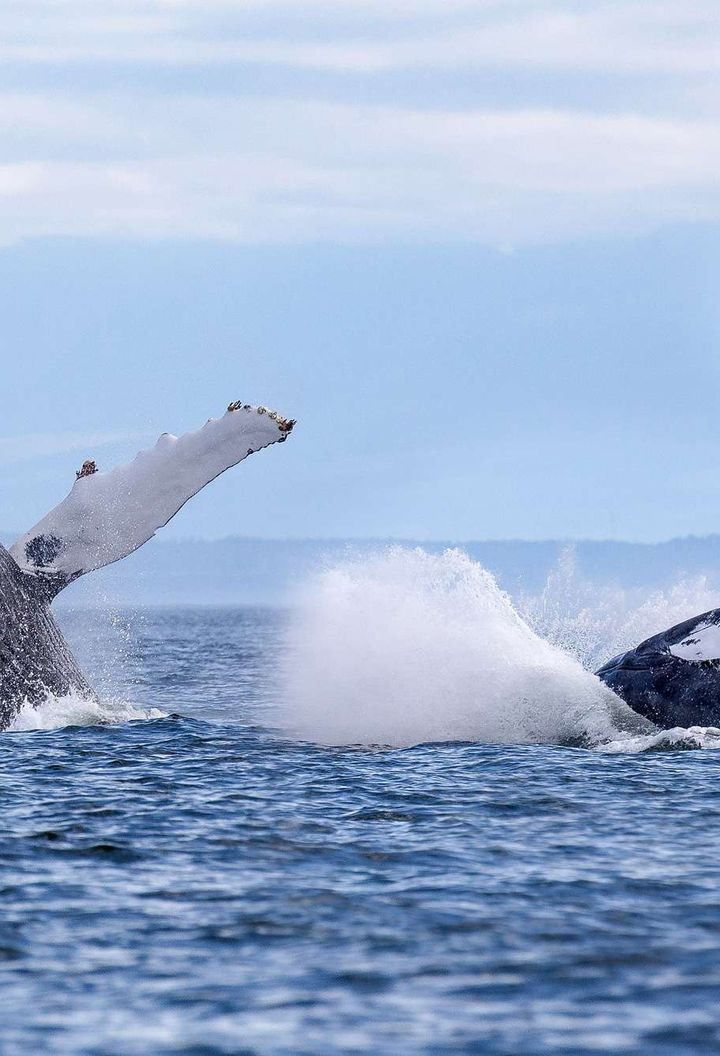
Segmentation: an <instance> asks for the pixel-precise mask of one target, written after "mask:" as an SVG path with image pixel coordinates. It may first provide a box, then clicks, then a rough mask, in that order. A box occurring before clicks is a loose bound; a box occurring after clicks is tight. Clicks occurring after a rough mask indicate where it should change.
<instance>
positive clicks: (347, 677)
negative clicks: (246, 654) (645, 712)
mask: <svg viewBox="0 0 720 1056" xmlns="http://www.w3.org/2000/svg"><path fill="white" fill-rule="evenodd" d="M283 674H284V689H285V692H284V699H285V701H286V702H287V703H286V705H285V707H284V710H283V714H282V719H281V722H282V725H283V726H284V728H285V729H286V730H289V731H291V732H292V733H294V734H295V735H297V736H300V737H304V738H307V739H311V740H315V741H319V742H321V743H326V744H351V743H362V744H373V743H374V744H389V745H395V746H402V745H410V744H416V743H419V742H427V741H443V740H479V741H487V742H496V743H500V742H502V743H519V742H525V743H557V742H565V743H567V742H570V741H576V742H584V743H587V742H591V743H597V742H601V741H607V740H610V739H611V738H612V737H613V736H617V735H618V734H619V732H620V730H621V729H622V728H624V727H625V725H626V724H627V723H628V722H630V723H633V722H636V725H638V726H640V728H642V725H643V724H642V721H641V720H639V721H637V720H636V719H635V717H634V716H632V713H630V712H629V709H627V708H625V706H624V705H623V704H622V702H620V701H619V700H618V698H617V697H616V696H615V695H614V694H613V693H611V692H610V691H609V690H608V689H607V688H606V687H605V686H604V685H603V684H602V683H601V682H600V680H599V679H597V678H596V677H595V676H594V675H593V674H591V673H590V672H588V671H586V670H584V668H583V667H582V665H581V664H580V662H579V661H578V660H577V659H576V658H575V657H573V656H572V655H570V654H569V653H568V652H566V651H564V650H562V649H561V648H559V647H558V646H556V645H554V644H553V643H552V642H550V641H547V640H545V639H544V638H542V637H540V636H539V635H538V634H537V633H535V631H534V630H533V629H532V628H531V627H530V626H529V625H528V624H527V623H526V622H525V620H523V619H522V617H521V616H520V615H519V613H518V612H517V611H516V609H515V608H514V607H513V604H512V602H511V600H510V598H509V597H508V595H507V594H505V593H504V592H503V591H501V590H500V589H499V587H498V586H497V584H496V582H495V580H494V579H493V577H492V576H491V575H490V573H489V572H487V571H486V570H485V569H484V568H482V566H480V565H479V564H477V563H476V562H474V561H472V560H471V559H470V558H469V557H468V556H467V555H466V554H464V553H462V552H460V551H458V550H448V551H446V552H445V553H444V554H442V555H439V556H435V555H431V554H428V553H426V552H425V551H423V550H421V549H415V550H408V549H403V548H400V547H394V548H391V549H389V550H388V551H386V552H384V553H380V554H378V555H376V556H374V557H370V558H367V557H364V558H357V559H348V560H346V561H344V562H341V563H340V564H337V565H335V566H334V567H332V568H329V569H328V570H326V571H324V572H322V573H321V574H320V575H319V576H318V577H317V578H316V579H315V580H314V581H313V582H312V583H311V584H310V585H309V587H308V589H307V590H306V592H305V595H304V597H303V598H302V604H301V606H300V608H299V612H298V616H297V617H296V619H295V620H294V622H293V625H292V627H291V631H290V636H289V642H288V650H287V654H286V660H285V667H284V673H283ZM645 725H646V726H647V724H645Z"/></svg>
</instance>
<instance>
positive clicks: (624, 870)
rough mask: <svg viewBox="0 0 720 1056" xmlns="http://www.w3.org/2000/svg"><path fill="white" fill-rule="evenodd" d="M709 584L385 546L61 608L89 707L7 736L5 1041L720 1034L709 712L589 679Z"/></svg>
mask: <svg viewBox="0 0 720 1056" xmlns="http://www.w3.org/2000/svg"><path fill="white" fill-rule="evenodd" d="M703 590H704V588H703V585H702V583H695V584H684V585H678V586H677V588H675V589H674V590H673V591H671V592H668V593H667V594H666V595H663V596H660V595H657V596H655V597H654V598H652V599H647V598H646V599H640V600H639V601H638V599H636V598H628V597H625V596H620V595H619V594H618V593H617V592H616V591H614V590H610V588H608V591H607V592H606V593H604V594H603V593H599V592H598V590H597V588H593V589H592V590H591V591H589V592H588V591H586V590H585V589H584V588H583V587H582V585H578V584H577V583H575V582H574V581H573V576H572V569H568V568H565V569H560V570H558V574H557V575H556V577H555V579H554V580H553V582H552V583H549V584H548V587H547V589H546V591H545V593H544V594H543V596H542V597H539V598H524V599H523V598H518V599H515V601H514V604H513V603H511V601H510V599H508V598H506V597H505V596H504V595H503V594H502V592H500V591H499V590H498V589H497V587H496V586H495V584H494V583H493V582H492V580H491V578H490V577H489V576H488V575H487V573H485V572H484V571H483V570H482V569H480V568H479V567H478V566H476V565H473V563H472V562H470V561H468V559H467V558H464V557H463V555H460V554H452V553H451V554H448V555H444V556H443V557H440V558H430V557H428V556H427V555H423V554H422V553H420V552H410V553H408V552H391V553H387V554H383V555H378V557H377V558H376V559H374V560H373V559H371V560H367V559H363V560H353V559H348V561H347V562H344V563H343V564H341V565H340V566H336V567H334V568H330V569H326V570H323V571H321V572H319V573H318V575H317V577H315V578H314V580H313V582H312V583H311V584H309V585H308V587H307V589H306V590H305V592H304V594H303V596H302V597H298V598H295V599H293V608H291V609H287V610H285V609H282V610H280V609H277V610H271V609H248V608H236V609H203V608H194V609H188V608H186V609H156V610H144V611H140V612H130V611H125V612H113V611H112V610H111V609H107V608H106V609H103V610H101V611H98V612H93V611H77V612H71V611H66V612H63V613H62V622H63V626H64V628H65V630H66V633H67V635H68V637H69V638H70V640H71V641H72V643H73V646H74V648H75V649H76V652H77V653H78V654H79V655H80V656H81V658H82V660H83V663H84V666H85V668H86V669H87V670H88V672H90V673H91V674H92V676H93V678H94V681H95V684H96V685H97V686H98V687H99V689H100V696H101V703H100V705H97V704H92V703H88V702H82V701H77V700H63V701H54V702H49V703H48V705H47V706H46V707H45V708H44V709H41V711H40V712H37V713H23V715H21V716H20V718H19V720H18V722H17V723H16V726H15V728H14V729H13V730H12V731H10V732H7V733H5V734H2V735H0V751H1V752H2V771H1V773H2V791H3V807H4V813H3V822H4V823H3V826H2V829H1V830H0V896H1V903H0V904H1V906H2V913H1V914H0V1052H1V1053H2V1054H3V1056H20V1054H22V1056H26V1054H28V1053H52V1054H53V1056H60V1054H73V1056H80V1054H82V1056H85V1054H87V1056H110V1054H112V1056H136V1054H142V1056H146V1054H147V1056H160V1054H180V1053H183V1054H195V1056H211V1054H212V1056H214V1054H228V1056H229V1054H233V1056H249V1054H257V1056H265V1054H267V1056H271V1054H272V1056H280V1054H282V1056H304V1054H308V1056H333V1054H360V1053H362V1054H373V1056H384V1054H387V1056H415V1054H432V1056H441V1054H450V1053H453V1054H454V1053H458V1054H460V1053H468V1054H469V1053H473V1054H475V1053H477V1054H483V1056H491V1054H492V1056H494V1054H498V1056H510V1054H513V1056H514V1054H522V1056H535V1054H537V1056H547V1054H554V1053H562V1054H570V1056H583V1054H586V1053H587V1054H590V1053H597V1052H609V1053H613V1054H624V1053H636V1054H639V1056H640V1054H641V1056H652V1054H656V1053H657V1054H668V1056H670V1054H672V1056H678V1054H685V1053H687V1054H688V1056H690V1054H692V1056H698V1054H702V1053H713V1054H715V1053H717V1052H718V1051H720V1011H718V1006H717V988H718V985H719V984H720V753H718V752H716V751H713V750H708V749H712V748H714V747H716V746H720V731H714V730H700V729H695V730H689V731H687V730H676V731H670V732H668V733H663V734H658V733H657V732H656V731H653V730H649V729H645V728H642V727H641V726H638V725H637V724H633V722H632V721H631V720H629V719H628V716H627V715H626V714H624V713H623V710H622V709H621V708H618V707H617V706H616V704H615V703H614V701H613V700H612V699H610V697H611V695H610V696H609V695H608V694H607V692H606V691H605V690H604V689H603V687H602V686H600V684H599V683H597V681H596V680H595V679H594V678H593V676H592V675H591V674H589V672H588V670H587V668H588V667H590V666H592V662H593V659H594V657H595V654H596V653H598V652H599V653H601V654H602V652H603V650H606V649H609V650H612V649H613V648H615V647H616V646H618V645H622V644H623V641H624V637H623V636H627V635H631V636H632V635H637V634H638V633H639V632H640V631H644V630H648V633H650V631H651V630H652V629H655V624H656V623H657V621H658V620H663V621H666V622H672V618H674V617H675V616H677V618H678V619H679V618H682V616H683V614H684V613H685V611H686V609H687V608H688V607H690V606H696V607H695V608H694V610H693V611H699V609H700V608H702V607H703V605H702V602H703V601H705V600H706V599H705V597H704V595H703ZM705 607H707V606H705Z"/></svg>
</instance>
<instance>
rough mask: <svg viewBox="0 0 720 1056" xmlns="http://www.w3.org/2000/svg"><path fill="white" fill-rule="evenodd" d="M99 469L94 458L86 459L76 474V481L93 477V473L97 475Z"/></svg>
mask: <svg viewBox="0 0 720 1056" xmlns="http://www.w3.org/2000/svg"><path fill="white" fill-rule="evenodd" d="M97 471H98V468H97V465H96V464H95V462H94V460H93V459H92V458H86V459H85V461H84V462H83V464H82V465H81V466H80V469H78V470H77V472H76V473H75V480H80V479H81V478H82V477H91V476H92V475H93V473H97Z"/></svg>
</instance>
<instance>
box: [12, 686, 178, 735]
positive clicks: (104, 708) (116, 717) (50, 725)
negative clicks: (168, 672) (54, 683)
mask: <svg viewBox="0 0 720 1056" xmlns="http://www.w3.org/2000/svg"><path fill="white" fill-rule="evenodd" d="M164 715H165V712H162V711H159V710H158V709H157V708H141V707H138V706H136V705H134V704H130V703H128V702H127V701H120V700H111V699H106V700H93V699H92V698H90V697H83V696H81V695H80V694H79V693H68V694H67V695H66V696H63V697H52V696H51V697H48V699H47V700H46V701H45V702H44V703H43V704H41V705H40V706H39V707H33V706H32V705H31V704H25V705H24V706H23V707H22V708H21V709H20V711H19V712H18V713H17V715H16V716H15V718H14V719H13V721H12V723H11V724H10V726H9V727H8V731H9V732H11V733H18V732H27V731H29V730H57V729H61V728H62V727H64V726H105V725H110V724H112V723H120V722H131V721H133V720H137V719H161V718H163V717H164Z"/></svg>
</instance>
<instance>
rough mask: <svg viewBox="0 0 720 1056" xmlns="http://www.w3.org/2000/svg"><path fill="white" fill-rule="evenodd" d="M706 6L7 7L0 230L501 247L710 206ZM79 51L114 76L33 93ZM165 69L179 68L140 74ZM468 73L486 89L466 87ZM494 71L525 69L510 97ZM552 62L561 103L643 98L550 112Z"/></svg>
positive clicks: (271, 0)
mask: <svg viewBox="0 0 720 1056" xmlns="http://www.w3.org/2000/svg"><path fill="white" fill-rule="evenodd" d="M714 16H715V11H714V5H711V4H710V3H708V2H707V0H695V2H694V3H693V4H691V5H688V4H686V3H684V4H680V3H678V2H673V0H659V2H657V3H655V4H653V5H652V17H649V16H648V6H647V4H646V3H638V2H633V0H623V2H619V0H604V2H602V0H587V2H585V3H583V4H578V3H575V2H571V0H567V2H558V0H555V2H549V0H502V2H499V0H486V2H482V0H472V2H471V0H397V3H395V4H387V3H386V2H384V0H383V2H381V0H343V3H342V4H337V3H330V2H329V0H307V3H306V4H303V5H297V4H296V3H293V4H290V3H289V0H244V2H243V4H242V5H239V4H238V3H237V2H236V0H232V2H231V0H203V2H202V3H201V2H200V0H154V2H143V3H139V2H136V0H108V2H107V3H104V4H102V5H98V4H96V3H94V2H93V3H90V2H89V0H23V2H22V3H20V2H19V0H11V2H10V4H9V6H8V11H7V15H6V18H5V24H4V34H3V41H2V43H0V59H4V60H5V63H6V69H11V68H12V64H13V62H17V61H19V60H21V61H22V62H23V63H24V64H25V65H24V66H23V70H24V71H27V70H29V69H33V70H34V71H35V74H34V76H35V79H34V81H33V83H34V84H35V85H36V86H37V87H36V89H35V91H34V92H33V93H32V94H31V93H29V92H27V91H17V90H16V91H14V92H7V93H6V94H4V95H2V96H0V240H1V241H2V242H4V243H9V242H13V241H15V240H18V239H22V238H25V237H33V236H48V235H70V236H73V235H78V236H85V235H87V236H100V237H118V238H140V239H143V238H151V239H158V238H212V239H227V240H236V241H244V242H253V241H259V242H275V241H297V240H308V239H309V240H333V241H356V240H368V239H370V240H386V239H398V238H399V239H411V240H436V241H437V240H447V239H457V238H465V239H468V238H469V239H474V240H479V241H485V242H489V243H492V244H501V245H508V244H521V243H523V242H532V241H539V240H540V241H542V240H545V241H547V240H556V239H565V238H581V237H588V236H595V235H606V234H614V233H617V232H622V233H636V232H644V231H647V230H650V229H652V228H654V227H656V226H659V225H662V224H668V223H675V222H678V221H684V220H695V221H704V220H716V219H718V218H719V213H720V204H719V201H720V198H719V192H718V190H717V189H716V176H715V174H716V171H717V166H718V161H719V160H720V158H719V154H720V132H718V126H717V122H716V121H715V119H714V114H712V113H711V114H710V115H709V117H708V118H707V119H703V117H702V115H703V114H704V113H708V110H709V109H711V101H712V99H713V98H714V97H715V95H714V94H713V93H714V91H715V92H716V91H717V89H716V88H715V89H714V88H713V85H714V84H715V83H716V81H717V76H716V73H715V71H716V70H717V69H718V63H719V61H720V44H719V38H718V31H717V21H716V19H715V17H714ZM83 63H84V64H86V65H87V64H90V65H91V66H92V67H93V69H96V68H97V67H98V65H100V66H101V67H102V68H103V70H105V71H107V72H108V73H109V72H110V71H112V70H115V71H116V72H117V71H120V73H119V75H118V76H116V77H115V79H114V80H113V81H112V83H113V84H115V85H117V86H119V87H117V88H116V90H115V91H113V92H111V91H109V90H108V89H107V88H103V89H101V88H98V84H102V83H103V81H104V79H106V80H107V81H108V83H109V78H105V77H104V75H97V74H96V75H95V77H96V79H95V80H93V81H92V82H91V83H92V85H93V87H89V86H88V82H87V81H86V80H84V75H80V74H79V73H78V74H70V75H68V76H69V77H70V79H69V80H68V81H66V82H65V84H66V87H65V89H64V90H63V91H62V92H60V91H58V90H56V88H55V87H53V88H52V90H51V88H50V87H49V86H48V87H46V88H45V89H43V87H42V77H43V75H44V74H43V70H46V73H47V77H48V78H50V77H52V78H56V77H57V76H58V71H59V70H60V69H63V68H65V67H67V68H68V69H70V70H73V69H75V68H76V67H77V68H78V69H79V68H80V67H81V66H82V64H83ZM128 63H130V64H136V66H137V68H138V69H140V68H142V70H144V71H145V73H144V74H143V76H142V77H140V76H139V75H138V77H137V78H136V77H135V74H134V73H132V72H128V66H127V64H128ZM169 67H172V68H174V69H177V68H183V69H190V70H191V71H193V72H192V76H191V78H190V80H189V81H187V80H186V81H183V82H182V87H177V86H176V87H174V88H173V86H172V85H170V86H168V85H165V86H164V87H163V88H162V90H160V89H159V88H158V87H157V86H155V87H153V85H152V78H150V80H148V79H147V76H146V74H147V71H148V70H150V71H154V72H155V73H157V71H159V70H167V69H168V68H169ZM215 67H218V68H221V69H222V70H224V71H225V72H224V73H223V74H222V75H221V76H220V80H219V81H216V82H212V81H211V78H209V76H206V75H208V74H209V71H211V70H212V69H213V68H215ZM83 68H84V67H83ZM280 68H282V69H283V70H284V71H285V73H287V70H288V69H292V70H295V72H296V74H297V75H298V76H299V75H300V74H302V77H303V78H304V80H302V85H303V87H302V89H299V88H298V87H295V88H294V89H293V88H292V87H291V84H292V83H293V82H292V78H291V79H290V81H289V82H287V83H286V86H285V88H283V87H282V84H281V81H280V80H279V79H278V78H279V72H278V71H279V69H280ZM481 70H485V71H491V77H492V83H493V85H494V96H493V98H492V100H489V99H484V98H483V93H482V90H481V89H480V88H479V87H478V86H477V84H476V82H474V81H472V79H470V80H468V78H469V77H470V74H472V75H473V76H474V75H476V74H477V73H478V71H481ZM38 71H39V72H38ZM228 71H230V72H228ZM511 71H516V72H517V71H523V76H525V77H530V78H531V79H530V81H526V82H524V84H525V93H524V96H523V104H522V106H521V105H519V104H518V102H517V100H516V98H515V95H514V94H513V84H514V83H515V82H512V80H511V78H510V74H511ZM326 75H332V76H331V77H330V81H328V79H327V76H326ZM550 75H552V76H554V77H560V76H562V77H570V76H571V77H572V78H575V79H574V80H570V81H568V82H567V86H566V96H567V99H568V100H572V98H573V88H577V85H578V84H582V83H584V82H583V81H582V78H595V79H596V80H595V81H594V82H593V83H599V82H598V81H597V79H598V78H599V79H600V80H601V81H603V83H605V82H607V81H608V78H611V77H613V76H615V77H616V78H621V77H622V78H629V80H627V81H622V82H621V81H620V80H618V81H617V83H618V84H620V83H622V84H624V85H626V88H627V85H631V84H632V82H633V78H635V79H637V78H639V77H642V78H645V81H644V83H645V85H646V87H645V89H644V92H643V95H642V98H643V106H642V109H641V108H640V107H639V106H638V105H637V103H636V102H635V98H636V95H635V93H634V92H633V90H632V89H631V88H627V90H626V91H625V93H624V94H623V93H622V92H620V94H618V89H617V88H616V89H615V92H614V94H613V96H612V103H611V104H610V103H608V104H606V105H605V106H603V102H602V92H601V91H600V92H599V95H598V93H597V92H596V99H595V103H594V105H593V106H592V107H590V106H589V105H588V104H586V105H585V106H584V107H580V106H579V105H577V104H576V105H574V106H573V105H572V103H571V102H570V101H568V102H566V103H565V104H564V105H561V104H559V103H558V99H557V95H556V96H555V98H554V99H553V102H552V104H549V103H548V102H547V99H546V97H545V95H544V94H543V93H544V90H545V89H546V87H547V83H548V82H547V78H548V77H549V76H550ZM7 76H9V74H8V75H7ZM23 76H24V77H25V76H26V73H24V74H23ZM98 76H99V77H100V80H99V81H98V79H97V77H98ZM488 76H490V74H488ZM518 76H519V74H518ZM73 77H75V79H74V80H73ZM239 77H242V79H243V80H242V83H243V84H244V85H245V92H246V94H243V92H242V91H241V90H240V89H239V88H238V86H237V83H238V82H237V78H239ZM353 77H355V78H357V77H360V78H364V79H365V80H364V81H363V83H367V82H368V81H373V80H374V82H376V83H377V85H378V86H379V87H378V89H377V92H376V96H375V98H376V99H377V102H376V103H375V104H374V105H372V106H370V105H367V104H366V103H364V102H363V101H362V99H363V98H364V97H363V96H362V94H360V93H359V92H357V91H355V92H352V91H351V92H348V91H347V90H342V89H341V88H339V87H338V85H339V84H340V82H342V81H343V79H344V78H345V79H347V78H353ZM263 78H264V79H265V80H263ZM308 78H309V79H308ZM383 78H384V79H383ZM463 78H464V79H463ZM543 78H545V79H544V80H543ZM648 79H649V80H648ZM420 82H422V84H423V85H424V88H423V93H422V97H421V96H420V95H419V94H418V93H417V92H415V98H414V97H413V91H414V89H413V85H414V84H416V83H420ZM52 83H53V84H54V81H53V82H52ZM208 83H212V84H213V85H214V87H210V88H209V87H208ZM264 83H267V84H271V85H272V86H273V87H272V97H270V96H268V95H267V94H265V95H263V94H262V93H260V91H259V88H258V85H260V84H264ZM294 83H295V84H296V85H297V83H298V82H297V81H296V82H294ZM352 83H354V84H357V83H359V82H357V81H355V82H352ZM483 83H484V82H483ZM669 83H672V84H673V85H674V88H673V89H672V91H671V93H670V97H671V98H670V102H669V103H668V102H667V99H668V88H667V86H668V84H669ZM48 84H50V81H49V82H48ZM434 84H438V85H442V88H443V93H442V98H444V99H445V100H449V101H448V102H446V103H445V105H444V106H443V105H442V103H441V101H440V97H439V93H438V97H437V98H435V97H433V96H434V93H433V85H434ZM647 84H649V85H650V88H648V87H647ZM398 85H402V86H403V92H404V95H403V96H402V97H403V98H404V100H405V102H404V104H403V105H399V104H398V101H397V100H398V98H399V95H398ZM453 86H455V87H456V88H457V91H458V94H462V96H463V107H462V108H460V107H459V106H454V105H453ZM468 86H470V87H468ZM528 86H529V87H528ZM533 86H534V90H535V92H536V98H535V100H533ZM503 91H504V93H505V94H504V95H503ZM383 92H384V93H385V95H383ZM429 98H432V105H428V104H424V103H423V100H424V99H429ZM699 99H705V100H706V101H708V102H707V105H706V106H705V107H704V108H699V107H698V105H697V100H699ZM663 100H665V102H663Z"/></svg>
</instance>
